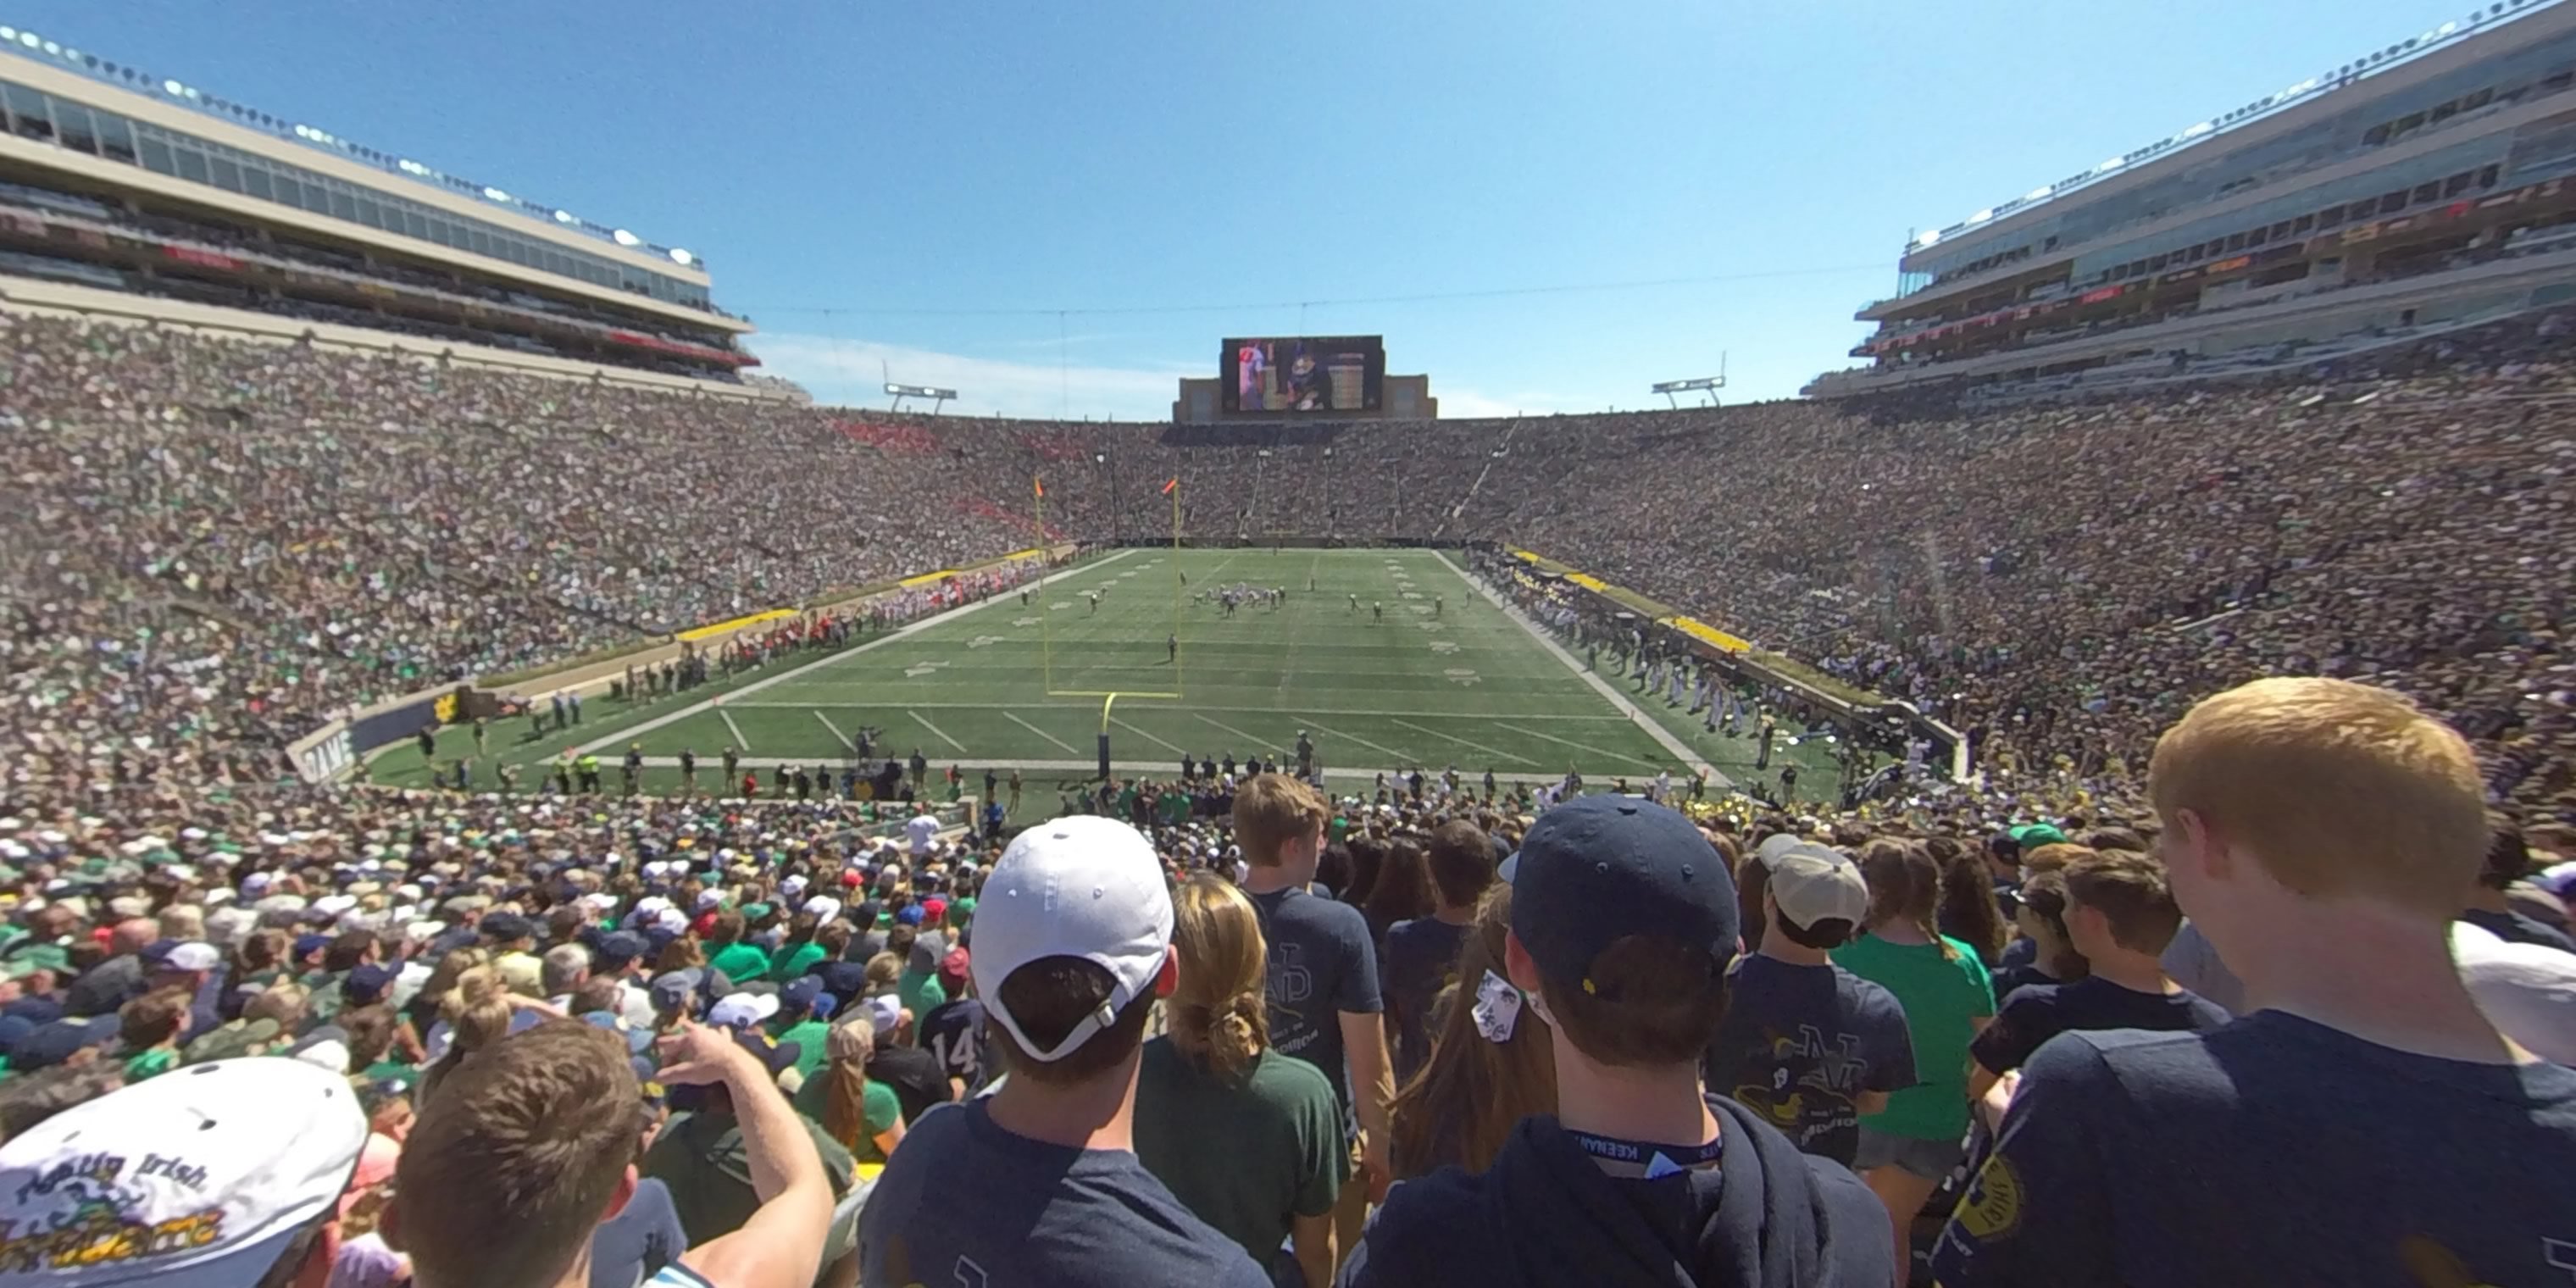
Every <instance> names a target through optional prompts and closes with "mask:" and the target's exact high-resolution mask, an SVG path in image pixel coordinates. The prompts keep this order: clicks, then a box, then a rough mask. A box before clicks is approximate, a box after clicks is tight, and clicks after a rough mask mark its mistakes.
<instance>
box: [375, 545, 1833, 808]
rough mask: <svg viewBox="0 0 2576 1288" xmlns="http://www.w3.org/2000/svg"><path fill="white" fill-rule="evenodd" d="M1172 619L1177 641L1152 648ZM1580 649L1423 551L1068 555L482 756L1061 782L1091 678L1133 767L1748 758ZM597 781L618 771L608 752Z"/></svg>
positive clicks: (1517, 768)
mask: <svg viewBox="0 0 2576 1288" xmlns="http://www.w3.org/2000/svg"><path fill="white" fill-rule="evenodd" d="M1184 574H1186V577H1187V584H1186V587H1184V586H1183V584H1182V581H1181V578H1182V576H1183V575H1184ZM1238 582H1240V583H1248V584H1252V585H1257V586H1276V587H1285V588H1286V589H1287V591H1288V594H1287V598H1286V602H1285V603H1284V604H1283V605H1282V606H1280V607H1278V608H1276V609H1272V608H1265V607H1261V606H1258V605H1247V606H1244V607H1242V608H1239V609H1237V610H1236V612H1235V613H1234V615H1232V616H1231V617H1229V616H1225V615H1224V614H1223V613H1222V612H1221V611H1220V610H1219V608H1218V607H1217V606H1216V605H1215V604H1214V603H1213V602H1193V601H1192V600H1191V599H1190V596H1191V595H1192V594H1194V593H1200V592H1206V591H1212V590H1214V589H1216V588H1218V587H1220V586H1227V585H1232V584H1235V583H1238ZM1310 584H1311V585H1312V586H1313V588H1314V589H1312V590H1309V589H1308V587H1309V585H1310ZM1093 591H1098V592H1101V593H1102V600H1101V603H1100V605H1099V607H1098V609H1097V611H1094V610H1093V609H1092V608H1091V606H1090V604H1089V603H1088V599H1087V596H1088V595H1089V593H1090V592H1093ZM1352 596H1357V597H1358V608H1357V610H1356V611H1354V610H1353V608H1352V606H1351V597H1352ZM1377 605H1383V606H1384V613H1383V615H1382V616H1381V615H1380V614H1378V613H1377V612H1376V611H1374V606H1377ZM1173 635H1177V636H1178V639H1179V657H1178V658H1177V660H1174V659H1172V658H1170V657H1169V656H1168V651H1167V648H1166V637H1167V636H1173ZM1605 666H1606V663H1605ZM1583 668H1584V664H1583V661H1582V659H1581V658H1579V657H1574V656H1571V655H1568V654H1565V653H1562V652H1560V651H1557V650H1555V649H1553V648H1551V647H1550V646H1549V645H1548V644H1547V643H1545V642H1543V641H1542V640H1541V639H1540V638H1539V637H1538V636H1536V635H1534V634H1533V633H1532V632H1531V631H1530V630H1529V629H1528V628H1527V627H1525V626H1523V625H1522V624H1521V623H1520V622H1519V621H1518V620H1516V619H1515V618H1513V617H1512V616H1510V615H1508V614H1506V613H1505V612H1504V610H1503V609H1502V608H1501V607H1499V606H1498V605H1497V604H1496V603H1495V602H1494V601H1492V600H1491V599H1489V598H1488V597H1487V596H1486V595H1485V594H1484V593H1482V592H1481V591H1480V590H1478V589H1477V588H1476V587H1475V586H1473V585H1472V584H1471V583H1469V582H1468V580H1467V579H1466V577H1465V576H1464V574H1463V573H1462V572H1460V570H1459V569H1458V568H1457V566H1455V565H1454V564H1452V563H1451V562H1450V561H1449V560H1448V559H1446V558H1444V557H1442V556H1441V555H1439V554H1436V553H1433V552H1429V551H1418V550H1369V551H1338V550H1337V551H1314V550H1289V551H1282V552H1273V551H1270V550H1265V549H1252V550H1188V551H1174V550H1168V549H1137V550H1121V551H1112V552H1109V553H1106V554H1103V555H1099V556H1096V557H1093V558H1091V559H1090V560H1088V561H1086V562H1084V563H1081V564H1077V565H1075V566H1072V567H1070V568H1067V569H1064V570H1061V571H1060V572H1058V573H1057V574H1056V575H1055V576H1053V577H1051V578H1050V579H1049V580H1048V582H1047V583H1046V584H1045V585H1044V586H1043V587H1040V588H1036V589H1032V590H1031V591H1030V592H1029V594H1028V596H1027V600H1026V602H1025V604H1024V603H1023V602H1022V599H1021V596H1019V595H1018V594H1011V595H1006V596H1003V597H1001V598H998V599H995V600H992V601H990V602H987V603H985V604H981V605H977V606H974V607H971V608H968V609H965V610H962V611H959V612H956V613H952V614H948V615H946V616H944V617H942V618H938V619H934V620H931V621H928V622H924V623H919V624H916V625H915V626H913V627H910V628H907V629H904V630H900V631H896V632H892V633H889V634H886V635H881V636H873V637H869V638H867V639H864V640H862V641H860V642H859V643H857V644H855V645H853V646H851V647H849V648H846V649H843V650H841V651H840V652H837V653H834V654H830V655H816V654H806V655H801V656H798V657H794V658H790V659H787V660H785V661H783V662H780V663H775V664H773V665H771V666H770V667H768V668H766V669H764V670H763V671H761V672H758V673H754V674H751V675H746V676H741V677H736V678H734V679H732V680H731V681H728V682H726V683H724V684H722V685H721V686H710V687H707V688H701V689H698V690H696V691H694V692H691V693H688V694H684V695H681V696H680V697H678V698H672V699H664V700H661V701H659V702H650V703H643V704H629V703H625V702H622V701H610V700H606V699H602V700H598V701H593V702H591V703H588V704H586V710H585V713H584V714H585V716H586V717H587V718H588V719H587V722H586V723H585V724H583V725H581V726H577V727H575V728H574V729H572V730H569V731H567V732H566V733H564V734H561V735H558V734H555V733H552V732H549V733H548V734H547V735H546V736H545V737H544V738H543V739H542V740H529V739H528V738H527V737H526V722H524V721H507V722H502V723H501V724H499V725H497V726H495V727H494V728H493V729H492V731H491V733H490V744H489V745H490V751H489V754H487V755H485V756H484V757H482V759H483V760H484V761H487V762H488V761H492V760H493V759H495V758H496V757H498V758H506V759H509V760H512V761H516V762H519V763H522V764H528V765H530V766H532V768H531V769H530V770H529V771H528V772H527V773H526V775H525V776H524V777H523V779H522V784H523V788H524V787H532V786H534V785H535V783H536V781H537V778H538V776H539V773H538V770H537V769H535V768H533V766H534V765H535V764H536V762H539V761H542V760H545V759H547V758H549V757H551V756H553V755H556V754H558V753H560V752H561V751H562V750H563V748H564V747H566V746H575V747H581V748H585V749H587V750H591V751H593V752H595V753H596V754H597V755H598V756H599V757H600V759H601V760H602V762H603V763H605V764H607V765H610V766H612V767H613V766H614V765H615V764H616V762H617V761H618V759H619V758H620V757H621V756H622V755H623V754H624V752H625V750H626V747H627V746H628V744H629V743H630V742H635V743H641V744H642V747H643V750H644V753H645V756H646V765H647V780H646V789H647V790H648V791H654V792H667V791H676V790H677V789H678V787H679V773H678V770H677V769H676V767H675V766H676V764H677V761H676V759H675V758H676V757H677V756H678V754H679V753H680V751H681V750H682V749H683V748H687V749H690V750H692V751H694V752H695V754H696V755H697V757H698V764H699V785H700V787H701V788H702V789H710V790H712V789H714V788H715V787H716V778H717V775H718V773H719V772H720V771H719V768H718V761H719V758H720V756H721V754H722V752H723V750H724V748H725V747H727V746H728V745H731V746H734V747H737V748H738V749H739V751H740V755H741V757H742V763H743V764H744V765H745V766H756V767H762V768H766V767H768V766H771V765H775V764H780V763H785V764H801V765H831V766H836V765H839V764H842V763H844V762H846V761H847V760H849V759H850V757H851V743H852V740H854V739H856V738H857V737H858V736H859V735H860V734H861V732H862V730H865V729H873V730H876V731H878V732H877V733H876V735H875V737H874V739H873V751H874V754H875V755H876V756H878V757H885V756H888V755H891V756H895V757H897V758H908V757H910V756H911V754H912V752H913V750H914V749H915V748H919V749H920V751H921V753H922V755H924V756H925V757H927V758H929V760H930V761H931V762H932V764H933V765H934V766H939V767H944V766H947V765H950V764H956V765H960V766H963V767H964V768H966V769H967V770H970V771H980V770H982V769H983V768H985V767H987V766H991V767H998V768H1003V769H1008V768H1014V767H1016V768H1020V769H1023V770H1025V771H1027V772H1028V774H1029V776H1030V777H1031V779H1032V780H1034V781H1040V782H1046V783H1050V784H1052V783H1056V782H1059V781H1063V780H1068V779H1074V778H1082V777H1088V776H1089V775H1090V774H1091V772H1092V771H1093V769H1094V766H1095V760H1096V755H1097V738H1098V736H1099V734H1100V733H1101V732H1102V727H1103V706H1104V703H1106V702H1108V699H1107V698H1106V697H1105V695H1107V694H1110V693H1117V694H1119V695H1120V696H1119V697H1118V698H1117V699H1116V700H1115V702H1114V703H1113V704H1110V705H1109V711H1108V717H1107V720H1108V723H1107V732H1108V733H1109V736H1110V746H1111V755H1112V760H1113V768H1114V769H1115V770H1116V771H1117V772H1118V773H1120V774H1122V775H1123V774H1141V775H1153V776H1169V775H1171V774H1173V773H1175V772H1176V771H1177V769H1178V767H1179V764H1180V758H1181V756H1182V754H1183V753H1184V752H1186V753H1188V754H1189V755H1191V756H1193V757H1208V758H1216V759H1222V758H1223V757H1224V756H1225V755H1227V754H1231V755H1233V756H1234V757H1235V758H1236V759H1237V760H1242V759H1244V758H1246V757H1249V756H1253V755H1276V756H1278V757H1279V758H1280V759H1282V760H1283V761H1293V760H1294V748H1295V745H1296V739H1297V733H1298V731H1299V730H1301V729H1302V730H1305V731H1306V732H1307V733H1308V734H1309V736H1311V737H1312V738H1313V740H1314V742H1315V746H1316V751H1317V756H1318V759H1319V760H1320V761H1321V762H1322V764H1323V766H1324V768H1325V771H1326V774H1327V775H1328V777H1334V778H1345V777H1351V776H1356V777H1358V778H1362V779H1365V778H1368V777H1370V776H1373V775H1374V774H1376V773H1378V772H1380V771H1386V772H1389V773H1392V772H1394V771H1397V770H1402V769H1409V768H1411V767H1413V766H1416V765H1420V766H1423V767H1425V768H1426V769H1427V770H1428V771H1429V772H1432V773H1434V774H1436V773H1438V772H1439V771H1440V770H1441V769H1442V768H1443V767H1445V766H1449V765H1455V766H1457V768H1458V770H1459V771H1460V773H1462V774H1464V775H1466V776H1467V777H1469V778H1481V777H1482V775H1483V773H1484V772H1485V770H1487V769H1488V768H1490V769H1492V770H1493V771H1494V773H1495V775H1496V776H1497V778H1499V779H1500V780H1502V781H1504V782H1506V783H1511V782H1522V781H1527V782H1537V781H1540V780H1543V779H1554V778H1556V777H1558V776H1560V775H1562V774H1563V773H1564V772H1565V771H1566V770H1567V769H1568V768H1576V769H1579V770H1581V771H1582V773H1583V776H1584V777H1585V779H1586V780H1588V781H1589V782H1591V783H1592V784H1594V785H1597V786H1606V785H1608V784H1609V783H1611V782H1612V781H1613V780H1615V779H1618V778H1621V777H1625V778H1627V779H1629V780H1630V781H1631V782H1632V783H1642V782H1644V781H1646V780H1650V779H1652V778H1653V777H1654V776H1655V774H1656V773H1657V772H1658V771H1659V770H1669V771H1671V772H1672V774H1673V777H1674V780H1675V782H1676V783H1685V782H1687V781H1688V778H1689V774H1690V772H1691V768H1692V767H1693V766H1695V765H1697V764H1706V765H1708V766H1710V767H1711V769H1712V773H1711V779H1710V783H1711V787H1712V789H1715V788H1717V787H1720V786H1723V785H1724V784H1726V783H1729V782H1737V783H1741V782H1746V781H1749V780H1751V779H1753V778H1755V777H1756V776H1757V775H1756V774H1755V771H1754V770H1753V768H1752V762H1753V759H1754V739H1753V738H1751V737H1750V736H1746V737H1741V738H1728V737H1725V736H1723V735H1722V734H1711V733H1708V732H1706V731H1704V730H1703V729H1702V728H1701V725H1700V720H1699V718H1698V717H1696V716H1687V715H1685V714H1684V712H1683V711H1682V710H1681V709H1679V708H1669V707H1667V705H1666V703H1665V701H1664V699H1663V698H1662V696H1661V695H1655V696H1652V697H1649V696H1647V695H1643V694H1638V693H1636V692H1635V691H1634V690H1633V689H1632V688H1631V687H1630V682H1629V681H1627V680H1626V679H1625V678H1623V677H1620V676H1618V675H1615V674H1610V673H1607V672H1606V671H1605V673H1603V674H1600V675H1597V676H1594V675H1588V674H1586V673H1585V672H1584V669H1583ZM1154 695H1175V696H1154ZM1622 698H1624V699H1626V700H1627V701H1628V702H1629V703H1630V704H1632V705H1630V706H1626V707H1623V705H1622V703H1621V701H1620V699H1622ZM1782 732H1783V736H1782V738H1781V739H1780V740H1779V745H1778V747H1777V748H1776V749H1775V758H1774V760H1773V762H1772V765H1771V768H1770V771H1768V772H1765V773H1762V774H1760V775H1759V777H1761V778H1763V779H1765V780H1770V779H1772V778H1773V777H1774V776H1775V775H1776V773H1777V771H1778V769H1779V768H1780V766H1781V765H1782V764H1784V763H1788V762H1789V761H1790V760H1791V759H1795V760H1796V761H1797V762H1798V763H1799V764H1800V765H1801V769H1800V773H1801V775H1802V777H1803V781H1802V782H1801V784H1800V787H1801V788H1802V795H1805V796H1807V797H1809V798H1813V797H1815V796H1817V795H1819V794H1821V793H1824V792H1827V791H1830V790H1832V789H1833V787H1834V785H1835V779H1834V771H1833V768H1832V761H1831V760H1830V758H1829V757H1827V756H1826V755H1824V754H1823V752H1824V749H1823V748H1821V747H1815V746H1808V747H1800V748H1791V747H1789V745H1788V739H1787V737H1786V735H1787V734H1788V733H1789V732H1791V731H1790V730H1785V729H1784V730H1783V731H1782ZM439 752H440V756H441V758H442V760H444V759H446V758H448V757H452V756H458V755H472V754H473V743H472V738H471V735H470V734H469V733H468V732H466V731H464V730H461V729H449V730H447V731H445V733H443V734H442V736H441V738H440V742H439ZM374 770H375V772H374V776H375V778H376V779H377V780H378V781H386V782H418V781H421V779H422V777H423V766H422V764H421V761H420V758H419V755H418V753H417V751H415V750H414V749H413V748H412V747H411V745H410V744H408V743H405V744H403V745H402V746H400V747H397V748H395V749H392V750H390V751H388V752H386V753H384V754H383V755H382V756H380V757H378V759H377V762H376V764H375V767H374ZM607 777H608V779H609V782H610V784H611V786H612V788H613V787H614V784H615V782H616V774H615V773H614V771H613V768H612V770H611V772H610V773H609V774H608V775H607ZM971 777H974V778H978V779H980V777H981V774H980V772H975V773H973V774H972V775H971ZM764 780H765V775H764ZM474 781H475V782H476V783H477V785H478V786H488V785H489V784H490V783H491V781H492V778H491V765H490V764H488V763H485V764H478V765H477V766H475V768H474ZM1352 785H1353V786H1358V785H1359V784H1356V783H1354V784H1352Z"/></svg>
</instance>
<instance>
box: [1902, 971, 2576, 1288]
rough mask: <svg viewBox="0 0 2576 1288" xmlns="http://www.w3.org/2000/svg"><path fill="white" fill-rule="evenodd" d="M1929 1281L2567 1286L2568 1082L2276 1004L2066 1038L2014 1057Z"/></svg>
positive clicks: (2573, 1258)
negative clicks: (1992, 1126)
mask: <svg viewBox="0 0 2576 1288" xmlns="http://www.w3.org/2000/svg"><path fill="white" fill-rule="evenodd" d="M1932 1268H1933V1272H1934V1275H1935V1276H1936V1277H1937V1278H1938V1279H1939V1281H1940V1282H1941V1283H1942V1284H1943V1285H1945V1286H1946V1288H1982V1286H1984V1285H2012V1284H2031V1285H2042V1284H2044V1285H2049V1288H2092V1286H2095V1285H2100V1286H2103V1288H2109V1286H2110V1285H2120V1286H2121V1288H2225V1286H2226V1285H2235V1284H2244V1285H2248V1286H2249V1288H2250V1286H2252V1285H2257V1284H2259V1285H2265V1286H2266V1288H2269V1286H2271V1285H2278V1284H2332V1285H2335V1288H2425V1286H2426V1285H2432V1284H2500V1285H2501V1284H2556V1283H2566V1282H2569V1277H2570V1275H2571V1273H2576V1269H2571V1268H2576V1072H2571V1071H2570V1070H2568V1069H2566V1068H2563V1067H2561V1066H2558V1065H2552V1064H2532V1065H2519V1066H2516V1065H2489V1064H2472V1063H2468V1062H2465V1061H2459V1060H2444V1059H2437V1058H2434V1057H2431V1056H2422V1055H2414V1054H2410V1053H2408V1052H2404V1051H2398V1050H2395V1049H2393V1048H2389V1047H2384V1046H2380V1045H2378V1044H2376V1043H2372V1042H2367V1041H2364V1040H2362V1039H2360V1038H2357V1037H2354V1036H2352V1035H2350V1034H2348V1033H2343V1032H2340V1031H2338V1030H2335V1029H2330V1028H2327V1027H2325V1026H2324V1025H2321V1024H2318V1023H2316V1022H2314V1021H2312V1020H2306V1019H2302V1018H2300V1017H2298V1016H2294V1015H2290V1014H2288V1013H2286V1012H2282V1011H2257V1012H2255V1013H2253V1014H2251V1015H2248V1016H2246V1017H2244V1018H2243V1019H2240V1020H2237V1021H2235V1022H2234V1023H2232V1024H2229V1025H2227V1026H2226V1027H2224V1028H2221V1029H2219V1030H2217V1031H2216V1032H2214V1033H2206V1034H2183V1033H2140V1032H2134V1031H2125V1030H2124V1031H2116V1032H2107V1033H2067V1034H2064V1035H2062V1036H2060V1037H2058V1038H2057V1039H2056V1040H2055V1041H2052V1042H2050V1043H2049V1044H2048V1045H2046V1046H2044V1047H2042V1048H2040V1050H2039V1052H2038V1054H2036V1055H2034V1056H2032V1057H2031V1059H2030V1062H2029V1063H2028V1064H2026V1065H2025V1066H2023V1070H2022V1083H2021V1089H2020V1091H2019V1093H2018V1094H2016V1095H2015V1096H2014V1097H2013V1104H2012V1109H2011V1111H2010V1112H2009V1113H2007V1114H2006V1115H2005V1117H2004V1122H2003V1132H2002V1134H2001V1136H2000V1137H1999V1139H1998V1140H1997V1142H1996V1145H1995V1152H1994V1154H1993V1156H1992V1157H1990V1158H1989V1159H1988V1160H1987V1162H1986V1164H1985V1166H1984V1167H1983V1168H1982V1169H1980V1170H1979V1171H1978V1173H1977V1177H1976V1180H1975V1182H1974V1183H1973V1184H1972V1185H1971V1186H1970V1187H1969V1190H1968V1193H1967V1196H1966V1197H1965V1198H1964V1199H1962V1200H1961V1202H1960V1204H1959V1208H1958V1211H1957V1212H1956V1213H1955V1214H1954V1215H1953V1216H1952V1217H1951V1219H1950V1224H1949V1227H1948V1228H1947V1229H1946V1230H1944V1231H1943V1232H1942V1235H1941V1241H1940V1244H1939V1245H1938V1246H1937V1247H1936V1248H1935V1249H1934V1250H1933V1256H1932Z"/></svg>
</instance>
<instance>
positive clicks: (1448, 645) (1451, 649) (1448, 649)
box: [1431, 640, 1458, 653]
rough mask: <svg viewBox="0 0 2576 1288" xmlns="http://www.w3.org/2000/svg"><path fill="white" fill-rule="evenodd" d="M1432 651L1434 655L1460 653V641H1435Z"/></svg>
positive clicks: (1432, 644) (1432, 642) (1432, 643)
mask: <svg viewBox="0 0 2576 1288" xmlns="http://www.w3.org/2000/svg"><path fill="white" fill-rule="evenodd" d="M1431 651H1432V652H1434V653H1455V652H1457V651H1458V641H1456V640H1433V641H1431Z"/></svg>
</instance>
